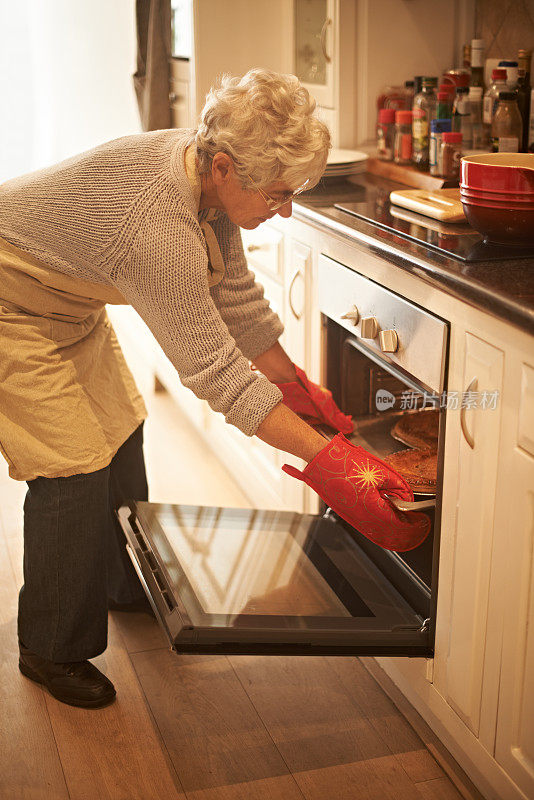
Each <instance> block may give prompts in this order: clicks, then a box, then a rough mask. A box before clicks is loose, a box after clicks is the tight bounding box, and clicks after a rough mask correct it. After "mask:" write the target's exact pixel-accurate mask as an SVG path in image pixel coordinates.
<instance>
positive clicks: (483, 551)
mask: <svg viewBox="0 0 534 800" xmlns="http://www.w3.org/2000/svg"><path fill="white" fill-rule="evenodd" d="M463 351H464V365H463V374H462V377H461V383H460V384H459V385H460V386H461V387H462V390H463V401H460V402H465V403H466V405H463V407H462V406H461V407H460V409H459V410H458V411H457V412H456V414H454V416H455V417H456V419H455V420H454V421H453V424H452V426H451V428H450V430H449V436H453V437H454V439H455V440H457V441H458V461H457V490H456V507H455V510H454V512H455V526H454V563H453V568H452V574H451V589H450V595H451V599H450V605H449V607H448V608H445V607H444V606H443V605H442V607H441V609H440V611H441V613H443V614H444V615H446V619H447V622H448V630H449V636H448V641H447V642H445V641H444V642H443V645H444V647H443V650H442V651H441V652H440V653H439V654H438V656H437V657H436V660H438V659H439V664H437V665H436V673H435V678H434V680H435V685H436V688H437V689H438V691H440V692H441V693H442V694H443V696H444V697H445V699H446V700H447V702H448V703H449V705H450V706H451V707H452V708H453V709H454V710H455V711H456V713H457V714H459V716H460V717H461V718H462V720H463V721H464V722H465V724H466V725H467V726H468V727H469V729H470V730H471V731H472V732H473V733H474V735H475V736H479V733H480V721H481V720H480V717H481V713H482V712H481V696H482V685H483V678H484V673H485V666H486V667H487V665H486V664H485V661H486V657H491V656H490V654H488V652H487V649H486V645H487V643H488V639H487V633H488V627H489V626H490V625H491V622H492V621H491V619H489V618H488V612H489V610H490V608H491V606H490V604H489V593H490V574H491V560H492V543H493V536H494V516H495V503H496V498H497V467H498V459H497V458H496V457H495V454H496V453H498V452H499V442H500V421H501V397H502V382H503V366H504V354H503V351H502V350H501V349H500V348H497V347H494V346H493V345H490V344H488V343H487V342H486V341H483V340H482V339H480V338H479V337H477V336H474V335H473V334H471V333H469V332H466V333H465V335H464V337H463ZM481 392H487V393H488V396H491V394H492V393H493V392H498V399H499V402H497V403H496V406H495V408H489V407H488V408H480V407H479V406H478V404H474V407H471V408H469V407H468V405H469V403H470V401H471V402H472V401H473V400H476V398H477V397H480V393H481ZM473 393H477V394H473ZM452 416H453V413H452V412H450V413H449V418H450V417H452ZM454 423H456V424H454ZM458 427H459V430H458ZM493 657H494V658H497V657H498V652H497V653H493ZM486 674H487V673H486ZM496 710H497V709H496V704H495V705H494V707H493V709H492V717H493V722H492V724H493V725H494V723H495V713H496Z"/></svg>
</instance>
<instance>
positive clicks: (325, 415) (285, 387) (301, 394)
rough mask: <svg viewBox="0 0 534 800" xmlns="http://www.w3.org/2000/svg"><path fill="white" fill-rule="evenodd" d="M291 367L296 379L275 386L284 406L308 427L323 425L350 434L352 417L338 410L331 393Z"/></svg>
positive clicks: (302, 371) (297, 368)
mask: <svg viewBox="0 0 534 800" xmlns="http://www.w3.org/2000/svg"><path fill="white" fill-rule="evenodd" d="M293 366H294V367H295V370H296V372H297V379H296V380H295V381H290V382H289V383H277V384H276V386H278V388H279V389H281V390H282V394H283V398H284V399H283V401H284V403H285V404H286V406H288V408H290V409H291V411H294V412H295V414H298V415H299V416H300V417H302V418H303V419H304V421H305V422H308V423H309V424H310V425H320V424H323V423H324V424H326V425H329V426H330V427H331V428H333V429H334V430H336V431H340V433H347V434H348V433H352V431H353V429H354V425H353V423H352V417H350V416H347V415H346V414H343V412H342V411H340V410H339V408H338V407H337V405H336V404H335V403H334V400H333V398H332V392H331V391H329V390H328V389H325V388H324V387H323V386H319V385H318V384H316V383H313V382H312V381H310V379H309V378H308V376H307V375H306V373H305V372H304V370H303V369H300V367H297V365H296V364H293Z"/></svg>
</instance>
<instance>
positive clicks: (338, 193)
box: [294, 174, 534, 334]
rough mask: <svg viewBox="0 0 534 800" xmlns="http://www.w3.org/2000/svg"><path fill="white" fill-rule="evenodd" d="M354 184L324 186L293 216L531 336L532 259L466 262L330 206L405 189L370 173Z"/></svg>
mask: <svg viewBox="0 0 534 800" xmlns="http://www.w3.org/2000/svg"><path fill="white" fill-rule="evenodd" d="M353 180H357V181H358V184H354V183H352V182H348V181H338V182H335V183H334V182H330V181H324V182H322V184H320V185H319V186H318V187H316V188H315V189H314V190H313V191H312V192H308V193H306V194H305V195H302V197H301V198H300V199H299V201H298V202H295V204H294V216H295V217H296V218H300V219H303V220H307V221H310V222H313V223H314V224H315V225H316V226H319V227H321V228H323V229H324V230H326V231H333V232H335V233H337V234H338V235H341V236H342V237H345V238H347V239H349V240H350V241H351V242H353V243H356V244H357V245H358V246H359V247H363V249H365V250H367V251H368V252H369V253H372V254H373V255H376V256H379V257H380V258H382V259H385V260H386V261H389V262H390V263H391V264H393V265H395V266H396V267H398V268H400V269H404V270H406V271H408V272H411V273H412V274H414V275H417V276H418V277H420V278H421V279H422V280H424V281H426V282H427V283H429V284H431V285H433V286H435V287H436V288H439V289H441V290H442V291H446V292H448V293H449V294H451V295H454V296H455V297H458V298H459V299H460V300H464V301H465V302H466V303H469V304H471V305H473V306H475V307H476V308H479V309H481V310H482V311H486V312H487V313H489V314H492V315H493V316H495V317H498V318H499V319H501V320H505V321H506V322H509V323H510V324H511V325H515V326H517V327H519V328H521V329H522V330H524V331H526V332H528V333H531V334H534V256H533V257H532V258H530V257H529V258H514V257H513V255H512V256H511V257H510V258H506V259H503V260H499V261H474V262H473V261H469V262H466V261H462V260H459V259H457V258H453V257H450V256H447V255H443V254H442V253H440V252H438V251H437V250H435V249H433V248H432V247H429V246H426V245H425V244H423V243H420V242H415V241H413V240H410V239H407V238H405V237H404V236H401V235H398V234H395V233H393V232H392V231H389V230H385V229H383V228H380V227H378V226H377V225H373V224H371V223H369V222H365V221H364V220H362V219H359V218H358V217H354V216H352V215H349V214H347V213H346V212H344V211H341V210H339V209H337V208H335V207H334V203H339V202H355V201H358V200H360V199H361V198H362V192H367V191H368V190H371V191H372V192H376V191H377V189H378V190H379V191H380V192H382V195H383V196H384V193H387V196H388V197H389V191H392V190H393V189H406V188H409V187H406V186H401V185H400V184H398V183H393V182H392V181H388V180H386V179H384V178H378V177H376V176H374V175H369V174H364V175H361V176H356V177H355V178H354V179H353ZM387 203H388V204H389V201H387ZM480 240H482V237H480ZM533 252H534V248H533Z"/></svg>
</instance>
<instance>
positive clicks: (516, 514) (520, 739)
mask: <svg viewBox="0 0 534 800" xmlns="http://www.w3.org/2000/svg"><path fill="white" fill-rule="evenodd" d="M509 384H510V390H511V392H510V396H511V397H513V398H514V400H516V402H515V403H514V406H513V408H514V412H515V413H514V414H513V415H510V425H509V426H508V427H507V428H505V429H503V434H504V437H503V438H504V440H505V441H506V442H507V449H506V451H505V452H504V453H503V458H502V464H501V471H502V481H501V486H500V492H499V496H500V497H501V498H502V501H503V502H502V503H501V508H500V509H499V512H498V514H497V518H496V524H499V525H500V527H501V532H502V540H503V543H502V544H503V546H502V548H501V553H500V558H499V567H500V570H501V578H502V580H501V584H500V588H501V589H502V592H501V596H500V603H501V606H502V613H503V620H504V624H503V643H502V666H501V678H500V692H499V712H498V718H497V736H496V746H495V758H496V760H497V762H498V763H499V764H500V765H501V766H502V767H503V769H504V770H505V771H506V773H507V774H508V775H509V776H510V777H511V778H512V780H513V781H515V783H517V785H518V786H519V787H520V789H521V790H522V791H523V792H524V794H525V797H534V557H533V552H534V366H533V365H529V364H526V363H524V362H523V363H520V364H518V365H517V369H514V374H513V375H510V376H509V380H507V385H509ZM517 412H519V413H517Z"/></svg>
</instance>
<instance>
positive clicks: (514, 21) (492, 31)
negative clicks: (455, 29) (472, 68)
mask: <svg viewBox="0 0 534 800" xmlns="http://www.w3.org/2000/svg"><path fill="white" fill-rule="evenodd" d="M475 13H476V34H477V36H478V37H480V38H481V39H484V42H485V45H486V57H487V58H507V57H511V58H514V59H515V58H517V51H518V50H519V49H520V48H526V49H527V50H534V0H507V2H503V0H476V6H475Z"/></svg>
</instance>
